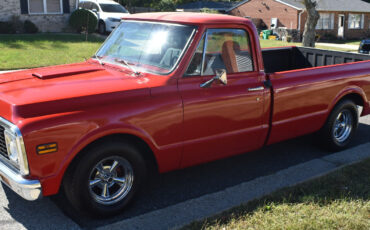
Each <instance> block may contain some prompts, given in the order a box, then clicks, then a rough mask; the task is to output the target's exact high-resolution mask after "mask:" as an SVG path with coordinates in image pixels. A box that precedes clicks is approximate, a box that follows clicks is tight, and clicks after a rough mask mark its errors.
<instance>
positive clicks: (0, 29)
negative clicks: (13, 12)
mask: <svg viewBox="0 0 370 230" xmlns="http://www.w3.org/2000/svg"><path fill="white" fill-rule="evenodd" d="M15 32H16V29H15V27H14V25H13V24H12V23H11V22H0V34H14V33H15Z"/></svg>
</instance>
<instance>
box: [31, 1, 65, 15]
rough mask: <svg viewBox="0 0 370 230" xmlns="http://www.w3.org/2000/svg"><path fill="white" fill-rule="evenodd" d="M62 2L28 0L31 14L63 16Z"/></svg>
mask: <svg viewBox="0 0 370 230" xmlns="http://www.w3.org/2000/svg"><path fill="white" fill-rule="evenodd" d="M62 4H63V2H62V0H28V12H29V13H30V14H61V13H62V9H63V5H62Z"/></svg>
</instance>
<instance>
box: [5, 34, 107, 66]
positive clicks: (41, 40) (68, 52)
mask: <svg viewBox="0 0 370 230" xmlns="http://www.w3.org/2000/svg"><path fill="white" fill-rule="evenodd" d="M102 42H103V40H102V39H100V38H97V37H95V36H89V38H88V41H85V36H84V35H80V34H35V35H23V34H22V35H3V34H2V35H1V36H0V51H1V53H0V70H8V69H23V68H32V67H40V66H50V65H57V64H66V63H74V62H80V61H83V60H84V58H89V57H91V56H92V55H93V54H94V53H95V52H96V50H97V49H98V48H99V47H100V45H101V43H102Z"/></svg>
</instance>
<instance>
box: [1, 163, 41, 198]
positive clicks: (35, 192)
mask: <svg viewBox="0 0 370 230" xmlns="http://www.w3.org/2000/svg"><path fill="white" fill-rule="evenodd" d="M0 180H1V181H2V182H3V183H4V184H6V185H7V186H8V187H9V188H10V189H11V190H13V191H14V192H16V193H17V194H18V195H20V196H21V197H23V198H24V199H26V200H30V201H32V200H38V199H40V198H42V192H41V184H40V181H38V180H28V179H24V178H23V177H22V176H21V175H20V174H19V173H17V172H15V171H14V170H13V169H11V168H10V167H9V166H8V165H7V163H6V162H4V161H3V160H2V159H0Z"/></svg>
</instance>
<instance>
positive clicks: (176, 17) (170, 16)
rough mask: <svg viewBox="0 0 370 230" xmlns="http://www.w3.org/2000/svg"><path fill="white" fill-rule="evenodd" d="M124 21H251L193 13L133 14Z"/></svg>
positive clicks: (207, 22) (208, 22) (239, 22)
mask: <svg viewBox="0 0 370 230" xmlns="http://www.w3.org/2000/svg"><path fill="white" fill-rule="evenodd" d="M123 19H128V20H144V21H161V22H170V23H180V24H244V23H247V24H248V23H251V22H250V20H249V19H247V18H242V17H235V16H229V15H223V14H207V13H191V12H189V13H188V12H185V13H184V12H160V13H140V14H133V15H129V16H127V17H124V18H123Z"/></svg>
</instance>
